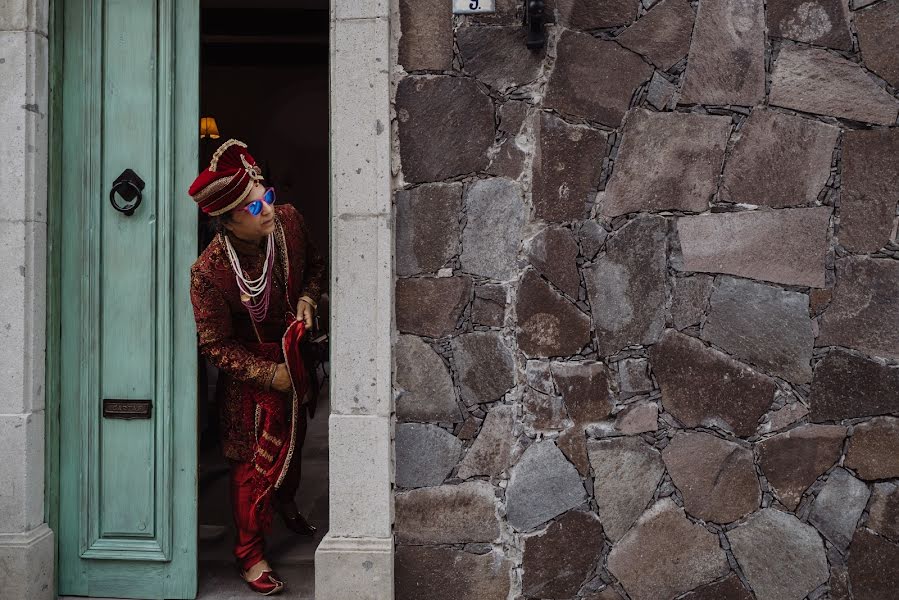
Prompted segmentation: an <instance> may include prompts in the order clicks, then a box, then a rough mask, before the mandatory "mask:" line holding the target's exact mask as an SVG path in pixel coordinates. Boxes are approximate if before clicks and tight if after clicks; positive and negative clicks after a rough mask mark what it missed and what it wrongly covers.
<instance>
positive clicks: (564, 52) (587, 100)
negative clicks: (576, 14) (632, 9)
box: [543, 3, 652, 127]
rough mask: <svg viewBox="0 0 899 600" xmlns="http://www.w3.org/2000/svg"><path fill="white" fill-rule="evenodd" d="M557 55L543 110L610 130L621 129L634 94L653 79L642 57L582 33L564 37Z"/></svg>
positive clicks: (649, 68)
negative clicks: (622, 120) (592, 122)
mask: <svg viewBox="0 0 899 600" xmlns="http://www.w3.org/2000/svg"><path fill="white" fill-rule="evenodd" d="M634 4H635V5H636V3H634ZM556 55H557V58H556V66H555V68H554V69H553V73H552V75H550V78H549V82H548V84H547V91H546V98H545V99H544V101H543V105H544V107H546V108H554V109H556V110H559V111H561V112H564V113H568V114H570V115H574V116H577V117H581V118H584V119H588V120H591V121H597V122H599V123H602V124H603V125H607V126H609V127H618V125H619V124H620V123H621V119H622V117H624V113H625V111H627V107H628V106H629V105H630V101H631V96H633V94H634V90H636V89H637V87H639V86H640V84H642V83H643V82H645V81H647V80H648V79H649V78H650V76H651V75H652V67H651V66H649V65H648V64H646V63H645V62H643V60H642V59H641V58H640V56H639V55H637V54H634V53H633V52H631V51H629V50H625V49H624V48H622V47H621V46H619V45H618V44H616V43H615V42H612V41H608V40H600V39H597V38H594V37H593V36H590V35H587V34H583V33H575V32H573V31H565V32H564V33H562V36H561V37H560V38H559V42H558V45H557V47H556Z"/></svg>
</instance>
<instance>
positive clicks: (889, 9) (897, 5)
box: [854, 0, 899, 87]
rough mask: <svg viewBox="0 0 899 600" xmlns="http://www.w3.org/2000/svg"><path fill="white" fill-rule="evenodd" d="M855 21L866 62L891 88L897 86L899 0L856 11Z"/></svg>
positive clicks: (898, 74) (898, 71) (898, 66)
mask: <svg viewBox="0 0 899 600" xmlns="http://www.w3.org/2000/svg"><path fill="white" fill-rule="evenodd" d="M854 21H855V28H856V30H857V31H858V45H859V48H860V49H861V52H862V59H863V60H864V61H865V65H866V66H867V67H868V68H869V69H871V70H872V71H874V72H875V73H877V74H878V75H880V76H881V77H883V78H884V79H886V80H887V81H888V82H889V83H890V85H892V86H893V87H899V45H897V43H896V31H897V30H899V2H895V0H893V1H888V2H882V3H880V4H878V5H877V6H875V7H873V8H871V9H870V10H866V11H862V12H858V13H855V18H854Z"/></svg>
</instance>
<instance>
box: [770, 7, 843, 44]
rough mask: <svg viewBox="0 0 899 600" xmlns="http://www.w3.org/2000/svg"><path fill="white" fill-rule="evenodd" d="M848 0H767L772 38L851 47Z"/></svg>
mask: <svg viewBox="0 0 899 600" xmlns="http://www.w3.org/2000/svg"><path fill="white" fill-rule="evenodd" d="M848 8H849V7H848V6H847V2H846V1H845V0H811V1H808V0H768V32H769V35H771V36H772V37H781V38H787V39H789V40H796V41H797V42H805V43H807V44H814V45H815V46H828V47H830V48H836V49H838V50H851V49H852V38H851V36H850V34H849V10H848Z"/></svg>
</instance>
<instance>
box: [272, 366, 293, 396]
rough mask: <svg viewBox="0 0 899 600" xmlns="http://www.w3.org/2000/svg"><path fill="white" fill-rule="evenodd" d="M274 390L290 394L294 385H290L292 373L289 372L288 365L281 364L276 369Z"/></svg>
mask: <svg viewBox="0 0 899 600" xmlns="http://www.w3.org/2000/svg"><path fill="white" fill-rule="evenodd" d="M271 387H272V389H273V390H277V391H279V392H289V391H290V390H291V388H292V387H293V385H292V384H291V383H290V373H289V372H288V371H287V365H286V364H284V363H281V364H280V365H278V368H277V369H275V376H274V377H272V386H271Z"/></svg>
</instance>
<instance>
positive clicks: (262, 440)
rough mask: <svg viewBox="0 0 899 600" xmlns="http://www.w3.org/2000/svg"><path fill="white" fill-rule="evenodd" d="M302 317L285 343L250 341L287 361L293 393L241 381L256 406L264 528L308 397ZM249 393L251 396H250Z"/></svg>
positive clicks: (256, 484)
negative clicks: (261, 387) (304, 400)
mask: <svg viewBox="0 0 899 600" xmlns="http://www.w3.org/2000/svg"><path fill="white" fill-rule="evenodd" d="M305 330H306V328H305V325H304V323H303V322H302V321H293V322H292V323H291V324H290V326H289V327H288V328H287V331H286V332H285V334H284V336H283V337H282V339H281V343H280V344H278V343H277V342H268V343H262V344H247V345H246V347H247V349H248V350H250V351H251V352H253V353H254V354H256V355H257V356H259V357H261V358H264V359H266V360H271V361H273V362H278V363H280V362H286V363H287V369H288V372H289V373H290V380H291V384H292V385H293V393H290V394H285V393H282V392H278V391H276V390H269V391H264V390H260V389H259V388H257V387H255V386H253V385H251V384H243V385H241V391H240V393H241V394H242V395H243V397H244V398H243V399H244V401H247V400H249V401H250V403H251V405H253V406H255V407H256V413H255V423H254V431H255V439H256V443H255V445H254V448H253V459H252V465H253V502H252V509H251V510H252V513H253V514H254V515H255V518H256V520H257V524H258V526H259V528H260V529H262V530H266V529H268V527H269V525H270V524H271V521H272V503H271V497H272V494H273V493H274V490H276V489H278V488H279V487H281V482H282V481H283V480H284V476H285V475H286V474H287V470H288V469H289V468H290V461H291V460H292V458H293V453H294V446H295V443H296V429H297V417H298V411H299V403H300V401H301V400H303V399H305V396H306V391H307V388H308V380H307V377H308V375H307V374H306V369H305V367H304V365H303V361H302V359H301V357H300V348H299V346H300V340H301V339H302V338H303V335H304V333H305ZM247 395H249V396H250V397H249V398H247Z"/></svg>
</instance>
